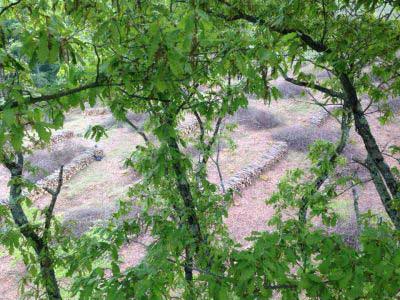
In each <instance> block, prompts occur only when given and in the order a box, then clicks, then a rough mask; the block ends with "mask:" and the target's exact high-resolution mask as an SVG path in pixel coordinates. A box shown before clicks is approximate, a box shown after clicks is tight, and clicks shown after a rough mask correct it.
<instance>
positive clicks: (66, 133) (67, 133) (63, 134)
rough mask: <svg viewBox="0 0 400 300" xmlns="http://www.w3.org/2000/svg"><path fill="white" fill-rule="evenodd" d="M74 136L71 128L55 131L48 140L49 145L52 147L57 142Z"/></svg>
mask: <svg viewBox="0 0 400 300" xmlns="http://www.w3.org/2000/svg"><path fill="white" fill-rule="evenodd" d="M73 137H75V133H74V132H73V131H71V130H63V131H59V132H56V133H55V134H54V135H53V136H52V137H51V140H50V147H54V146H55V145H57V144H58V143H61V142H64V141H66V140H69V139H72V138H73Z"/></svg>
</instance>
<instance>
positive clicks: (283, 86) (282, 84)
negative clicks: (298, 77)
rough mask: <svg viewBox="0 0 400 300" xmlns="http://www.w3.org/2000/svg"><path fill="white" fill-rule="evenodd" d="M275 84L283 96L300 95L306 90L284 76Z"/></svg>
mask: <svg viewBox="0 0 400 300" xmlns="http://www.w3.org/2000/svg"><path fill="white" fill-rule="evenodd" d="M274 86H275V87H276V88H277V89H278V90H279V91H280V93H281V96H282V98H291V97H298V96H300V95H301V93H302V92H303V91H304V90H305V89H304V88H303V87H300V86H298V85H295V84H293V83H290V82H288V81H286V80H284V79H283V78H282V79H279V80H277V81H276V83H275V84H274Z"/></svg>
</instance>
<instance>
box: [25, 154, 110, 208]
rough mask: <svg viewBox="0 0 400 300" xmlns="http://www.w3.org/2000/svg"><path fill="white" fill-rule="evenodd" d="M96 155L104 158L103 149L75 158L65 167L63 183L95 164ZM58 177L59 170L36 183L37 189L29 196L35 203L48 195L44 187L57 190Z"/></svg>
mask: <svg viewBox="0 0 400 300" xmlns="http://www.w3.org/2000/svg"><path fill="white" fill-rule="evenodd" d="M95 155H98V156H104V153H103V151H102V150H101V149H89V150H86V151H85V152H84V153H82V154H81V155H79V156H77V157H75V158H74V159H73V160H72V161H71V162H70V163H69V164H67V165H66V166H64V172H63V181H64V182H66V181H68V180H69V179H71V177H72V176H74V175H75V174H77V173H78V172H79V171H81V170H83V169H84V168H86V167H87V166H88V165H90V164H91V163H92V162H94V161H95ZM58 176H59V170H56V171H54V172H53V173H52V174H50V175H49V176H47V177H45V178H43V179H41V180H39V181H38V182H37V183H36V185H37V188H36V189H35V190H34V191H32V192H31V193H30V194H29V195H27V196H28V197H29V198H30V199H31V200H33V201H34V200H37V199H38V198H40V197H41V196H43V195H44V194H46V191H45V190H44V189H43V188H44V187H46V188H48V189H52V190H55V189H56V188H57V185H58Z"/></svg>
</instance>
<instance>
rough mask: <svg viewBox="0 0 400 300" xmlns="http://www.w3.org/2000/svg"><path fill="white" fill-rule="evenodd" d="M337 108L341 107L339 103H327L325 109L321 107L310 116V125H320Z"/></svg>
mask: <svg viewBox="0 0 400 300" xmlns="http://www.w3.org/2000/svg"><path fill="white" fill-rule="evenodd" d="M339 108H341V105H329V106H327V107H326V108H325V109H323V108H321V110H320V111H319V112H317V113H316V114H314V115H313V116H312V117H311V119H310V123H311V125H312V126H315V127H317V126H321V125H322V124H324V123H325V122H326V121H327V120H328V118H329V116H330V114H331V113H332V112H334V111H335V110H337V109H339Z"/></svg>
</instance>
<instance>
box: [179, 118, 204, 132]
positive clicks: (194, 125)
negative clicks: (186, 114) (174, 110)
mask: <svg viewBox="0 0 400 300" xmlns="http://www.w3.org/2000/svg"><path fill="white" fill-rule="evenodd" d="M198 128H199V123H198V122H197V121H196V120H194V121H193V122H190V123H189V124H182V125H179V126H178V130H179V131H180V132H181V134H182V135H190V134H192V133H193V132H195V131H196V130H197V129H198Z"/></svg>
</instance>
